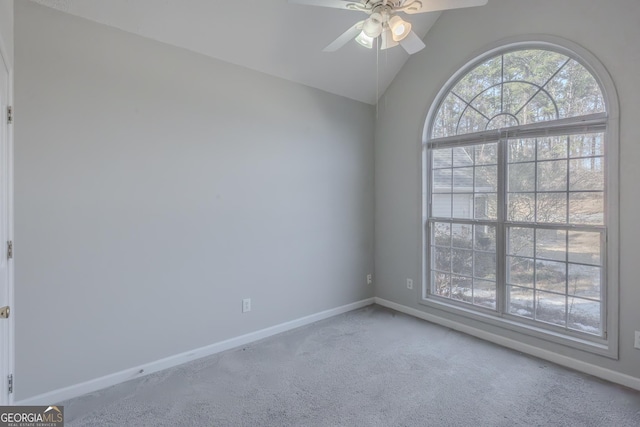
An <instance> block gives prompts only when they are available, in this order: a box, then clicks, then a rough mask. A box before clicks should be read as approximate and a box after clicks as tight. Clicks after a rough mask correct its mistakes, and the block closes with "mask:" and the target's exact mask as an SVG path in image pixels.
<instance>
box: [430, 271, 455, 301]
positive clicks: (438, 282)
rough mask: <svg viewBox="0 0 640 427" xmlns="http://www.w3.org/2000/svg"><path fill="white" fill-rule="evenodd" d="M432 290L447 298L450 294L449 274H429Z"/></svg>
mask: <svg viewBox="0 0 640 427" xmlns="http://www.w3.org/2000/svg"><path fill="white" fill-rule="evenodd" d="M431 283H432V286H433V288H432V292H433V293H434V294H436V295H439V296H441V297H446V298H448V297H449V295H451V275H450V274H444V273H435V272H434V273H432V274H431Z"/></svg>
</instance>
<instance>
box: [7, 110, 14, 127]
mask: <svg viewBox="0 0 640 427" xmlns="http://www.w3.org/2000/svg"><path fill="white" fill-rule="evenodd" d="M7 123H9V124H11V123H13V107H11V106H9V107H7Z"/></svg>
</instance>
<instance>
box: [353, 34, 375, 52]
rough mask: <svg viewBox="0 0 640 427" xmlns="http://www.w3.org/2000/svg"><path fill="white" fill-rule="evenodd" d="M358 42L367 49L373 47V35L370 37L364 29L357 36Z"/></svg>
mask: <svg viewBox="0 0 640 427" xmlns="http://www.w3.org/2000/svg"><path fill="white" fill-rule="evenodd" d="M356 42H358V44H360V45H362V46H364V47H366V48H367V49H373V37H369V36H368V35H367V33H365V32H364V30H363V31H362V32H361V33H360V34H359V35H358V37H356Z"/></svg>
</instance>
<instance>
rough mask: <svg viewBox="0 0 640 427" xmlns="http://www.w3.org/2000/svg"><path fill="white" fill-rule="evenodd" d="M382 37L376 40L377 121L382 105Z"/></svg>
mask: <svg viewBox="0 0 640 427" xmlns="http://www.w3.org/2000/svg"><path fill="white" fill-rule="evenodd" d="M378 40H380V37H377V38H376V120H377V119H378V105H379V104H380V95H379V92H380V43H379V42H378Z"/></svg>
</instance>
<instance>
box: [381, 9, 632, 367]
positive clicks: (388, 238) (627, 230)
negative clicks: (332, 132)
mask: <svg viewBox="0 0 640 427" xmlns="http://www.w3.org/2000/svg"><path fill="white" fill-rule="evenodd" d="M639 17H640V2H638V1H637V0H615V1H611V2H597V1H589V2H585V1H583V0H562V1H557V0H538V1H527V0H490V1H489V4H488V5H487V6H486V7H482V8H474V9H466V10H456V11H450V12H445V13H444V14H443V15H442V16H441V18H440V19H439V20H438V22H436V24H435V25H434V26H433V28H432V29H431V31H430V32H429V35H428V37H427V39H426V43H427V47H426V49H424V50H423V51H422V52H420V53H419V54H417V55H414V56H413V57H412V58H411V59H410V60H409V61H408V62H407V64H406V65H405V67H404V68H403V69H402V71H401V72H400V74H399V75H398V76H397V77H396V79H395V80H394V82H393V83H392V85H391V86H390V88H389V89H388V90H387V92H386V93H385V94H384V95H383V98H382V99H381V102H380V105H381V107H382V108H381V109H380V113H379V118H378V121H377V127H376V144H375V167H376V169H375V182H376V210H375V215H376V223H375V241H376V251H375V265H376V296H378V297H381V298H385V299H388V300H391V301H394V302H396V303H399V304H404V305H406V306H409V307H413V308H416V309H419V310H425V311H426V310H428V309H427V308H426V307H424V306H421V305H419V304H418V300H419V292H420V290H419V289H414V290H412V291H410V290H408V289H407V288H406V285H405V278H407V277H409V278H413V279H414V280H416V279H419V276H420V271H421V256H422V255H421V241H420V240H421V230H422V228H421V227H422V226H421V197H422V196H421V194H420V180H421V169H420V168H421V164H420V159H421V147H420V144H421V138H422V131H423V126H424V123H425V118H426V115H427V112H428V109H429V107H430V105H431V103H432V102H433V101H434V99H435V97H436V95H437V93H438V91H439V89H440V88H441V87H442V86H443V85H444V84H445V83H446V81H447V80H448V79H449V77H451V75H453V73H455V72H456V71H457V70H458V69H459V68H460V67H462V66H463V65H464V64H465V63H466V62H467V61H469V60H471V59H472V58H474V57H475V56H477V55H478V54H480V53H482V52H484V51H485V50H486V49H487V47H488V46H492V45H494V44H495V43H496V42H498V41H500V40H501V39H504V38H508V37H515V36H518V35H525V34H548V35H555V36H559V37H562V38H565V39H568V40H571V41H573V42H576V43H578V44H580V45H582V46H583V47H585V48H586V49H587V50H589V51H591V53H593V54H594V55H595V56H596V57H597V58H599V60H600V61H601V62H602V63H603V64H604V66H605V67H606V68H607V69H608V70H609V72H610V74H611V75H612V78H613V80H614V83H615V84H616V88H617V91H618V94H619V100H620V112H621V122H620V125H621V127H620V155H621V164H620V166H621V167H620V183H621V185H620V198H621V203H620V210H621V215H620V227H621V240H620V254H621V256H620V313H619V314H620V359H619V361H614V360H611V359H606V358H603V357H598V356H595V355H592V354H586V353H583V352H580V351H577V350H575V351H574V350H570V349H567V348H564V347H561V346H557V345H552V344H550V343H548V342H546V341H541V340H535V339H532V338H528V337H526V336H522V335H518V334H515V333H509V332H505V331H502V330H500V329H497V328H491V327H486V329H487V330H489V331H490V332H494V333H498V334H501V335H504V336H507V337H509V338H513V339H517V340H520V341H523V342H526V343H530V344H533V345H537V346H539V347H542V348H545V349H548V350H551V351H555V352H558V353H560V354H565V355H569V356H571V357H574V358H576V359H581V360H584V361H586V362H589V363H593V364H596V365H600V366H602V367H605V368H609V369H613V370H616V371H619V372H622V373H625V374H628V375H632V376H635V377H640V350H635V349H634V348H633V339H634V333H633V332H634V330H640V310H638V308H637V306H638V301H640V286H639V279H638V277H640V265H639V264H638V249H637V246H638V242H639V241H640V223H638V218H637V213H638V212H639V211H640V198H638V188H637V183H638V182H640V168H638V166H637V165H638V163H640V144H639V143H638V117H640V102H639V101H640V85H639V84H638V69H639V68H640V49H639V48H638V40H640V26H638V18H639ZM532 38H535V37H532ZM492 47H493V46H492ZM417 288H419V286H418V287H417ZM431 312H432V313H433V314H436V315H439V316H442V317H447V318H452V319H455V320H458V321H460V322H465V323H469V322H467V321H465V320H464V319H463V318H460V317H455V316H451V315H447V314H445V313H443V312H440V311H437V310H431ZM473 325H474V326H478V325H477V324H473Z"/></svg>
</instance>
